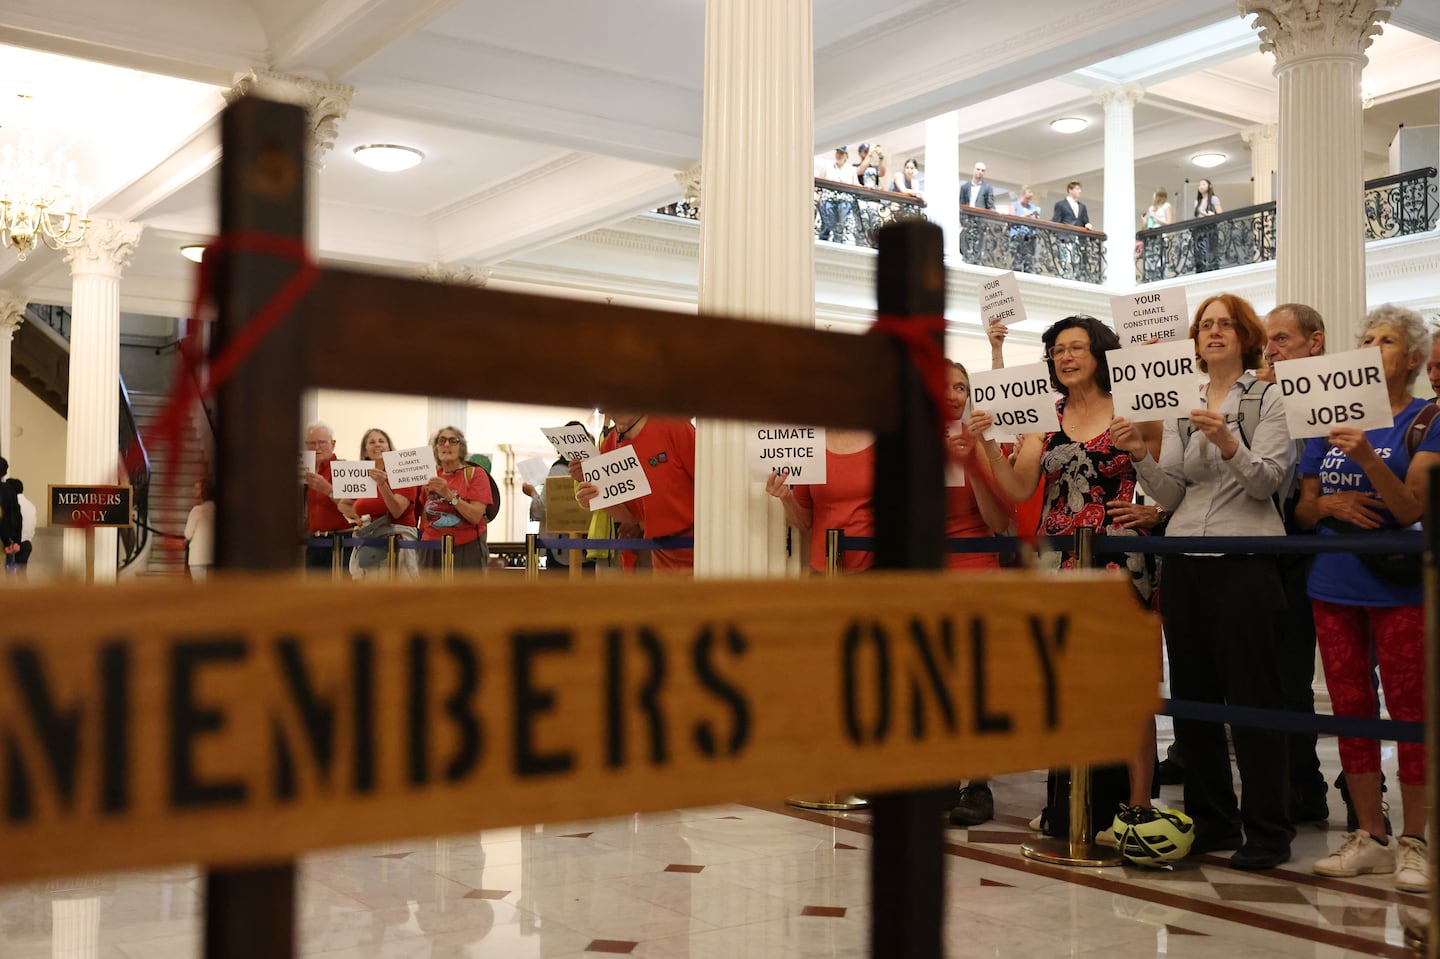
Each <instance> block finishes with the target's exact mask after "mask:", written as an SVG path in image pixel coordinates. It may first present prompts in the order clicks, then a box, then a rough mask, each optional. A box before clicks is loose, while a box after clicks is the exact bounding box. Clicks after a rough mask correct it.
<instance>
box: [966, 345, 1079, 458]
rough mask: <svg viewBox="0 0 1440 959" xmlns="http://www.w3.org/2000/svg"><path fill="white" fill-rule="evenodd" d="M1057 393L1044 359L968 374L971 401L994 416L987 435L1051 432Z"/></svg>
mask: <svg viewBox="0 0 1440 959" xmlns="http://www.w3.org/2000/svg"><path fill="white" fill-rule="evenodd" d="M1056 399H1058V395H1057V394H1056V393H1053V392H1051V390H1050V368H1049V366H1048V365H1046V364H1044V363H1030V364H1028V365H1026V366H1012V367H1010V368H1009V369H1004V370H978V371H976V372H975V373H972V374H970V403H971V405H973V406H974V407H975V408H976V409H978V410H985V411H986V412H987V413H989V414H990V415H991V416H993V417H994V418H995V425H994V426H992V427H991V428H990V431H989V432H988V433H986V434H985V437H986V439H992V440H1011V439H1014V438H1015V436H1016V434H1018V433H1053V432H1055V431H1056V430H1058V429H1059V428H1060V420H1059V418H1058V417H1057V416H1056V415H1055V401H1056Z"/></svg>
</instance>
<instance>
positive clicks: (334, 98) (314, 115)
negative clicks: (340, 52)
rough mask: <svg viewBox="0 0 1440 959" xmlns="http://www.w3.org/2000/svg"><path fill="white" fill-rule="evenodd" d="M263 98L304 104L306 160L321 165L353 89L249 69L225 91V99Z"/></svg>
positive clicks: (233, 100) (348, 86) (332, 141)
mask: <svg viewBox="0 0 1440 959" xmlns="http://www.w3.org/2000/svg"><path fill="white" fill-rule="evenodd" d="M251 95H254V96H258V97H264V98H265V99H267V100H278V101H280V102H281V103H293V104H295V105H296V106H300V107H304V108H305V109H306V111H307V112H308V113H309V116H310V162H311V163H312V164H314V165H315V166H316V167H321V166H323V165H324V160H325V154H327V153H329V152H330V148H331V147H333V146H334V145H335V135H336V133H337V132H339V126H340V121H341V120H343V119H345V116H346V114H348V113H349V112H350V99H351V97H353V96H354V95H355V88H354V87H352V86H350V85H349V84H345V83H326V82H325V81H323V80H312V79H310V78H309V77H295V76H290V75H288V74H284V73H276V72H275V71H273V70H251V71H250V72H249V73H245V74H241V75H239V76H237V77H236V78H235V85H234V86H232V87H231V88H230V89H229V90H226V91H225V102H227V103H234V102H235V101H236V100H238V99H240V98H241V97H244V96H251Z"/></svg>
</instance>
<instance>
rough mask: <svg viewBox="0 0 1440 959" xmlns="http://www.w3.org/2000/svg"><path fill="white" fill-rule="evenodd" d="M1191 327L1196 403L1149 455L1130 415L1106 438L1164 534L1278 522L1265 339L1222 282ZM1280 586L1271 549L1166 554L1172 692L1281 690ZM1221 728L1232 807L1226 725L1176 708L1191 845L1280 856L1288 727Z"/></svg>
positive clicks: (1208, 694)
mask: <svg viewBox="0 0 1440 959" xmlns="http://www.w3.org/2000/svg"><path fill="white" fill-rule="evenodd" d="M1190 336H1191V338H1192V339H1194V340H1195V349H1196V353H1197V354H1198V356H1199V362H1200V369H1201V370H1202V371H1205V372H1208V373H1209V374H1210V380H1209V382H1208V384H1204V385H1201V386H1198V387H1197V394H1196V397H1195V398H1196V399H1197V400H1198V401H1199V402H1198V408H1196V409H1192V410H1190V412H1189V415H1188V417H1186V418H1185V419H1183V420H1166V421H1165V427H1164V438H1163V440H1162V442H1161V452H1160V459H1159V462H1156V459H1155V457H1154V455H1153V449H1151V448H1150V447H1148V446H1147V444H1146V443H1145V441H1144V439H1143V437H1142V436H1141V433H1140V428H1139V426H1137V425H1136V424H1132V423H1130V422H1129V421H1128V420H1125V419H1123V418H1119V419H1116V421H1115V422H1114V424H1112V426H1111V430H1112V433H1113V435H1114V437H1115V443H1116V445H1117V446H1119V447H1120V448H1121V449H1123V450H1125V451H1127V452H1128V453H1130V455H1131V457H1132V458H1133V459H1134V462H1135V469H1136V471H1137V472H1138V473H1139V476H1140V481H1141V482H1142V483H1144V484H1145V489H1147V490H1148V491H1149V492H1150V493H1151V494H1152V495H1154V497H1155V499H1156V500H1157V501H1158V502H1159V503H1160V505H1161V506H1163V507H1164V508H1165V509H1167V510H1169V511H1171V513H1172V514H1173V515H1172V516H1171V517H1170V522H1169V525H1168V527H1167V529H1166V535H1167V536H1284V535H1285V524H1284V521H1283V519H1282V518H1281V515H1280V510H1279V507H1278V505H1277V503H1276V502H1275V498H1276V493H1277V492H1279V490H1280V489H1281V488H1282V487H1283V486H1284V484H1285V482H1286V480H1287V479H1288V477H1289V473H1290V470H1291V468H1292V467H1293V465H1294V462H1295V448H1294V444H1293V443H1291V441H1290V435H1289V433H1287V432H1286V429H1285V410H1284V405H1283V403H1282V401H1281V398H1280V390H1279V388H1278V387H1275V386H1273V385H1271V384H1264V383H1262V384H1261V388H1262V390H1263V392H1260V393H1259V397H1258V398H1259V402H1258V404H1256V403H1253V400H1247V399H1246V397H1247V393H1249V391H1250V388H1251V386H1252V384H1254V383H1255V374H1254V373H1251V372H1247V371H1249V370H1253V369H1255V368H1256V367H1258V366H1259V365H1260V351H1261V349H1262V348H1263V347H1264V345H1265V331H1264V329H1263V328H1261V326H1260V320H1259V318H1258V317H1256V315H1255V310H1254V308H1253V307H1252V306H1251V305H1250V304H1249V303H1248V302H1246V301H1245V300H1243V299H1241V298H1240V297H1238V296H1235V295H1233V294H1229V293H1225V294H1221V295H1218V296H1212V297H1210V298H1209V299H1207V300H1205V302H1203V303H1201V304H1200V309H1199V310H1198V311H1197V312H1196V314H1195V320H1194V322H1193V323H1192V324H1191V326H1190ZM1247 409H1252V410H1253V416H1252V415H1251V413H1250V412H1246V411H1247ZM1242 417H1244V418H1245V420H1246V421H1245V422H1243V423H1242V422H1241V419H1242ZM1252 420H1253V422H1252ZM1142 425H1143V424H1142ZM1283 596H1284V591H1283V586H1282V584H1281V581H1280V572H1279V567H1278V565H1277V563H1276V561H1275V557H1274V556H1273V555H1244V554H1238V555H1224V556H1216V555H1213V554H1210V553H1208V552H1207V553H1205V554H1201V555H1194V554H1176V555H1172V556H1167V557H1166V558H1165V588H1164V589H1163V590H1161V591H1160V615H1161V617H1162V619H1163V620H1164V623H1165V641H1166V648H1167V650H1168V651H1169V654H1170V695H1171V696H1172V697H1174V698H1175V699H1178V700H1189V701H1193V702H1201V703H1215V704H1222V703H1225V704H1229V705H1231V706H1255V707H1262V708H1273V707H1274V706H1275V705H1276V704H1277V703H1280V702H1283V701H1284V683H1283V680H1282V670H1281V665H1280V662H1281V646H1282V644H1283V638H1282V637H1283V635H1284V634H1283V628H1284V624H1283V622H1282V620H1283V618H1284V615H1285V607H1284V601H1283ZM1232 736H1233V738H1234V741H1235V764H1236V766H1238V767H1239V769H1240V783H1241V800H1242V801H1241V803H1240V804H1239V805H1238V807H1237V803H1236V801H1235V789H1234V786H1233V784H1232V776H1231V771H1230V752H1229V748H1228V746H1227V744H1226V741H1225V727H1224V726H1223V725H1221V724H1219V723H1214V722H1204V721H1200V720H1194V719H1180V718H1178V717H1177V718H1176V719H1175V742H1176V745H1177V746H1178V747H1179V751H1180V758H1181V761H1182V763H1183V764H1184V768H1185V812H1186V813H1187V814H1188V815H1189V816H1190V817H1191V818H1192V819H1193V820H1194V821H1195V842H1194V846H1193V847H1192V848H1193V849H1194V851H1196V852H1213V851H1215V850H1219V849H1238V850H1239V851H1238V852H1236V853H1235V855H1234V856H1233V857H1232V858H1231V859H1230V865H1231V866H1233V867H1235V868H1237V869H1270V868H1273V867H1275V866H1278V865H1279V864H1280V863H1283V862H1286V861H1287V860H1288V859H1289V858H1290V841H1291V839H1293V838H1294V836H1295V827H1294V826H1293V825H1292V823H1291V820H1290V808H1289V803H1288V801H1287V799H1288V792H1289V788H1288V780H1289V772H1288V768H1287V764H1286V756H1287V753H1286V743H1285V733H1283V732H1280V731H1276V730H1265V729H1256V728H1254V727H1248V726H1240V725H1237V726H1234V727H1233V728H1232ZM1242 827H1243V830H1244V832H1243V836H1242V833H1241V830H1242Z"/></svg>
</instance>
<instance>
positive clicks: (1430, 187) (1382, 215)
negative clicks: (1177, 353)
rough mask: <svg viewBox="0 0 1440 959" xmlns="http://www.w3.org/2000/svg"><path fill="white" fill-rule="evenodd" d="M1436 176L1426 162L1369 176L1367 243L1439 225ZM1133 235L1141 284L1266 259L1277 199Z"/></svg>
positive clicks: (1269, 257)
mask: <svg viewBox="0 0 1440 959" xmlns="http://www.w3.org/2000/svg"><path fill="white" fill-rule="evenodd" d="M1436 175H1437V173H1436V170H1435V168H1434V167H1423V168H1421V169H1418V170H1411V171H1409V172H1408V173H1396V174H1393V175H1391V176H1386V177H1380V178H1379V179H1377V180H1369V181H1367V182H1366V184H1365V239H1366V242H1369V241H1370V240H1382V239H1388V238H1390V237H1397V236H1410V235H1412V234H1415V233H1425V232H1427V231H1429V230H1433V229H1435V222H1436V215H1437V212H1440V201H1437V197H1436ZM1135 238H1136V240H1138V241H1139V244H1138V245H1139V249H1140V258H1139V261H1138V262H1137V263H1136V273H1137V279H1138V280H1139V281H1140V282H1142V283H1149V282H1153V281H1155V280H1165V279H1170V278H1172V277H1177V276H1188V275H1192V274H1196V273H1208V272H1211V271H1212V270H1223V269H1225V268H1226V267H1232V266H1245V265H1247V264H1250V263H1263V262H1266V261H1268V260H1273V259H1275V204H1274V203H1273V202H1271V203H1258V204H1256V205H1254V206H1247V207H1241V208H1240V209H1238V210H1230V211H1229V212H1226V213H1222V214H1220V215H1219V216H1210V217H1203V218H1197V219H1193V220H1183V221H1181V222H1179V223H1172V224H1170V225H1169V226H1162V227H1157V228H1156V229H1154V230H1140V231H1139V232H1137V233H1136V234H1135Z"/></svg>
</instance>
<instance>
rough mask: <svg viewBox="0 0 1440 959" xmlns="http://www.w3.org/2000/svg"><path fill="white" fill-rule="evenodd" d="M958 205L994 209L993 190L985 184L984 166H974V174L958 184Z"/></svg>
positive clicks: (977, 164) (979, 164) (980, 164)
mask: <svg viewBox="0 0 1440 959" xmlns="http://www.w3.org/2000/svg"><path fill="white" fill-rule="evenodd" d="M960 204H961V205H962V206H976V207H979V208H980V209H982V210H993V209H995V188H994V187H993V186H991V185H990V184H988V183H986V182H985V164H984V163H976V164H975V174H974V176H972V177H971V178H970V179H969V180H967V181H966V182H964V183H962V184H960Z"/></svg>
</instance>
